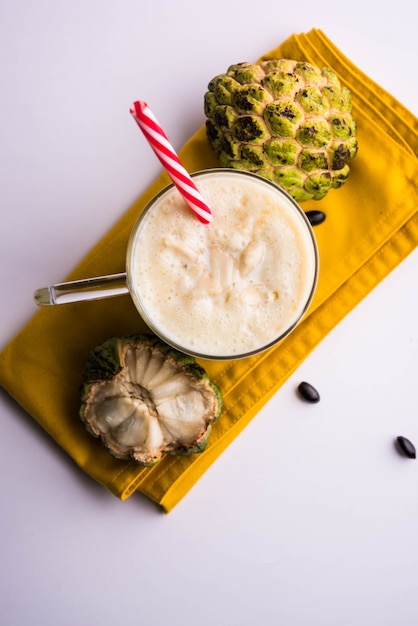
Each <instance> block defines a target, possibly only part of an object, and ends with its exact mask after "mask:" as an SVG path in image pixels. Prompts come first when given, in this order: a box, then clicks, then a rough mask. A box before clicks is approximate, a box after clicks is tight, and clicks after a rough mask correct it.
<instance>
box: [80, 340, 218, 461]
mask: <svg viewBox="0 0 418 626" xmlns="http://www.w3.org/2000/svg"><path fill="white" fill-rule="evenodd" d="M221 410H222V394H221V391H220V389H219V388H218V386H217V385H215V384H214V383H213V382H212V381H210V380H209V378H208V376H207V374H206V372H205V370H204V369H203V368H202V367H201V366H200V365H199V364H198V363H197V362H196V360H195V359H194V358H193V357H191V356H187V355H185V354H183V353H181V352H178V351H177V350H174V349H173V348H171V347H169V346H168V345H167V344H165V343H164V342H162V341H161V340H159V339H158V338H156V337H154V336H152V335H133V336H129V337H114V338H111V339H108V340H107V341H105V342H104V343H102V344H101V345H99V346H97V347H96V348H94V349H93V350H92V351H91V352H90V355H89V357H88V360H87V363H86V366H85V369H84V372H83V384H82V386H81V407H80V418H81V420H82V422H83V423H84V425H85V427H86V428H87V430H88V431H89V432H90V433H91V434H93V435H94V436H95V437H99V438H100V439H101V441H102V443H103V445H104V446H105V448H106V449H107V450H108V451H109V452H110V453H111V454H112V455H113V456H115V457H117V458H120V459H132V460H134V461H137V462H138V463H139V464H142V465H153V464H154V463H156V462H157V461H159V460H160V459H161V458H162V457H163V455H164V454H165V453H171V454H189V453H198V452H202V451H203V450H204V449H205V447H206V444H207V441H208V438H209V435H210V432H211V427H212V424H213V422H214V421H215V420H216V419H217V418H218V417H219V415H220V413H221Z"/></svg>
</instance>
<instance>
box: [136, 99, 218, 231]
mask: <svg viewBox="0 0 418 626" xmlns="http://www.w3.org/2000/svg"><path fill="white" fill-rule="evenodd" d="M130 112H131V113H132V115H133V117H134V119H135V121H136V123H137V124H138V126H139V128H140V129H141V130H142V132H143V133H144V135H145V137H146V139H147V140H148V142H149V144H150V146H151V148H152V149H153V150H154V152H155V154H156V156H157V157H158V159H159V160H160V162H161V164H162V165H163V167H164V168H165V169H166V171H167V174H168V175H169V176H170V178H171V180H172V181H173V183H174V184H175V186H176V187H177V189H178V190H179V192H180V193H181V195H182V196H183V198H184V200H185V202H186V203H187V204H188V206H189V207H190V209H191V210H192V212H193V213H194V215H195V216H196V217H197V219H198V220H199V221H201V222H202V223H203V224H210V222H211V221H212V211H211V209H210V208H209V206H208V205H207V203H206V202H205V200H204V199H203V197H202V196H201V194H200V192H199V190H198V188H197V187H196V185H195V184H194V182H193V180H192V178H191V176H190V174H189V173H188V172H187V171H186V170H185V168H184V166H183V165H182V163H181V161H180V159H179V157H178V156H177V153H176V151H175V150H174V148H173V146H172V145H171V144H170V142H169V140H168V137H167V135H166V134H165V132H164V131H163V129H162V128H161V126H160V125H159V123H158V122H157V120H156V118H155V117H154V115H153V113H152V111H151V110H150V108H149V106H148V104H147V103H146V102H134V103H133V105H132V107H131V109H130Z"/></svg>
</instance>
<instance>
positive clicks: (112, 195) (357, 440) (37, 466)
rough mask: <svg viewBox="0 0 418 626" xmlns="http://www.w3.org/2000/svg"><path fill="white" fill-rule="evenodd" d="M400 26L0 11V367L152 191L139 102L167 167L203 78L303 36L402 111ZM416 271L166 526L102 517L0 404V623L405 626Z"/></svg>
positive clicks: (412, 561) (406, 37)
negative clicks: (163, 145) (340, 56)
mask: <svg viewBox="0 0 418 626" xmlns="http://www.w3.org/2000/svg"><path fill="white" fill-rule="evenodd" d="M414 10H415V3H414V2H413V0H410V1H407V0H397V1H396V2H388V1H387V0H384V1H383V2H381V3H379V4H375V3H372V4H368V3H365V2H364V1H361V2H360V1H357V0H355V1H354V2H350V3H345V4H341V3H336V2H335V0H332V1H331V0H330V1H325V0H323V1H321V0H317V1H315V2H313V0H309V1H308V0H299V1H298V2H297V3H288V2H280V1H278V0H264V2H263V3H257V2H249V1H248V0H244V1H240V2H236V1H234V0H230V1H229V2H225V0H212V1H211V2H210V3H209V2H206V3H199V2H196V1H195V2H192V1H191V0H178V1H177V2H171V1H169V0H156V1H155V2H147V3H145V2H144V3H142V2H138V1H134V0H118V2H111V1H110V0H82V1H80V0H75V1H72V2H69V1H68V2H66V1H64V0H55V1H53V0H38V1H37V2H30V1H29V0H13V1H12V0H3V1H2V2H1V4H0V102H1V108H0V111H1V123H0V211H1V218H2V219H1V228H0V268H1V271H0V289H1V294H2V295H1V300H0V322H1V323H0V348H1V347H3V346H4V345H5V344H6V343H7V342H8V341H9V340H10V339H11V338H12V336H13V335H14V334H15V333H16V332H17V331H18V330H19V329H20V327H21V326H22V324H23V323H24V322H25V321H26V320H28V319H29V318H30V317H31V316H32V314H33V313H34V310H35V307H34V304H33V302H32V293H33V291H34V289H35V288H37V287H39V286H43V285H44V284H48V283H51V282H58V281H60V280H62V278H63V277H64V276H65V275H66V274H67V273H68V272H69V271H70V270H71V269H72V267H73V266H74V265H75V264H76V263H77V262H78V261H79V259H80V258H82V256H84V254H85V253H86V252H87V251H88V250H89V248H90V247H91V246H92V245H93V244H94V243H95V242H96V241H97V239H98V238H99V237H100V236H101V235H102V234H104V233H105V232H106V231H107V229H108V228H109V227H110V226H111V225H113V223H114V222H115V221H116V219H117V218H118V217H119V216H120V215H121V214H122V213H123V212H124V211H125V210H126V209H127V208H128V207H129V205H130V204H131V202H132V201H133V200H135V198H136V197H137V196H138V195H139V194H140V193H141V192H142V191H143V190H144V189H145V188H146V187H147V185H148V184H149V183H150V182H152V181H153V180H154V178H155V176H156V175H157V174H158V173H159V171H160V166H159V164H158V162H157V160H156V159H155V157H154V155H153V154H152V152H151V150H150V149H149V147H148V146H147V145H146V142H145V141H144V140H143V138H142V136H141V134H140V133H139V131H138V129H137V128H136V126H135V125H134V123H133V121H132V119H131V117H130V115H129V113H128V109H129V106H130V104H131V102H132V101H133V100H135V99H144V100H147V101H148V102H149V103H150V105H151V106H152V108H153V110H154V113H155V114H156V115H157V117H158V118H159V120H160V122H161V123H162V124H163V126H164V128H165V130H166V132H167V133H168V134H169V136H170V139H171V141H172V143H173V144H174V146H175V147H176V148H177V149H179V148H180V147H181V146H182V144H183V143H184V141H185V140H186V139H187V138H188V137H189V136H190V135H191V134H192V133H193V132H194V131H195V130H197V128H199V127H200V126H201V124H202V123H203V121H204V118H203V107H202V98H203V94H204V92H205V90H206V86H207V82H208V80H209V79H211V78H212V77H213V76H215V75H216V74H218V73H220V72H223V71H225V70H226V68H227V66H228V65H229V64H231V63H235V62H239V61H244V60H248V61H255V60H256V59H257V58H258V57H259V56H260V55H261V54H263V53H264V52H267V51H268V50H270V49H272V48H273V47H275V46H276V45H278V44H279V43H281V42H282V41H283V40H284V39H286V38H287V37H288V36H290V35H291V34H292V33H293V32H302V31H308V30H309V29H310V28H312V27H319V28H321V29H322V30H324V32H325V33H326V34H327V35H328V36H329V37H330V38H331V39H332V40H333V41H334V42H335V43H336V45H337V46H339V47H340V49H341V50H342V51H343V52H344V53H345V54H346V55H347V56H348V57H349V58H351V60H352V61H353V62H354V63H356V64H357V65H358V66H359V67H361V69H362V70H363V71H365V72H366V73H367V74H368V75H369V76H370V77H371V78H373V79H374V80H376V81H377V82H379V83H380V84H381V85H382V86H383V87H384V88H386V89H387V90H388V91H390V92H391V93H392V94H393V95H394V96H395V97H396V98H397V99H398V100H400V101H401V102H402V103H403V104H405V105H406V106H407V107H408V108H409V109H411V110H412V111H414V112H415V113H416V102H417V97H418V89H417V80H416V71H415V66H416V62H417V51H418V50H417V43H416V42H417V34H416V20H415V19H414ZM388 174H390V172H388ZM417 271H418V256H417V253H416V252H415V253H414V254H413V255H412V256H410V257H409V258H408V259H407V260H406V261H405V262H404V263H403V264H402V265H401V266H400V267H399V268H398V269H396V271H394V272H393V273H392V274H391V275H390V276H389V277H388V278H387V279H386V280H385V281H384V282H383V283H382V284H381V285H380V286H379V287H378V288H377V289H376V290H375V291H374V292H373V293H372V294H371V295H370V296H369V297H368V298H367V299H366V300H365V301H364V302H363V303H362V304H361V305H359V306H358V307H357V308H356V309H355V310H354V311H353V312H352V313H351V314H350V315H349V316H348V317H347V318H346V319H345V320H344V321H343V322H342V323H341V324H340V325H339V326H338V327H337V328H336V329H335V330H334V331H333V332H332V333H331V334H330V335H329V336H328V337H327V338H326V339H325V340H324V341H323V343H322V344H321V345H320V346H319V347H318V348H317V349H316V350H315V352H314V353H313V354H312V355H311V356H310V357H309V358H308V359H307V360H306V361H305V362H304V363H303V364H302V366H301V367H300V368H299V370H298V371H297V372H296V373H295V374H294V376H292V378H291V379H290V380H289V381H288V382H287V384H285V385H284V387H282V388H281V390H280V391H279V392H278V393H277V394H276V396H275V397H274V398H273V399H272V400H271V401H270V402H269V404H268V405H267V406H266V407H265V408H264V409H263V410H262V411H261V412H260V413H259V414H258V415H257V417H256V418H255V419H254V420H253V422H252V423H251V424H250V425H249V427H248V428H247V429H246V430H245V431H244V432H243V433H242V434H241V435H240V436H239V438H238V439H237V440H236V441H235V442H234V443H233V444H232V445H231V446H230V448H229V449H228V450H227V451H226V452H225V453H224V454H223V455H222V457H221V458H220V459H219V460H218V461H217V462H216V463H215V464H214V465H213V466H212V467H211V468H210V470H209V471H208V472H207V473H206V474H205V475H204V476H203V477H202V478H201V480H200V481H199V482H198V483H197V485H196V486H195V487H194V488H193V489H192V491H191V492H190V493H189V494H188V495H187V496H186V497H185V498H184V499H183V500H182V501H181V502H180V504H179V505H178V506H177V507H176V508H175V509H174V510H173V511H172V512H171V513H170V514H169V515H168V516H167V515H163V514H161V513H159V512H158V511H157V509H156V508H155V507H154V505H152V504H151V503H150V502H148V501H147V500H146V499H145V498H143V497H142V496H140V495H134V496H133V497H132V498H130V499H129V500H128V501H126V502H123V503H122V502H120V501H119V500H117V499H116V498H115V497H114V496H113V495H111V494H110V493H108V492H107V491H106V490H105V489H104V488H103V487H101V486H99V485H98V484H96V483H95V482H93V481H92V480H91V479H90V478H88V477H87V476H85V475H84V474H83V473H82V472H81V471H80V470H79V469H78V467H76V466H75V465H74V463H73V462H72V461H71V460H70V459H69V458H68V457H67V456H66V455H65V454H64V453H63V452H62V451H61V450H60V449H59V448H58V447H57V446H56V444H55V443H54V442H53V441H52V440H51V439H50V438H49V437H48V436H47V435H46V434H45V433H44V432H43V430H42V429H41V428H40V427H39V426H38V425H37V424H36V423H35V422H34V421H33V420H32V419H31V418H29V417H28V416H26V415H25V414H24V412H23V411H22V410H21V409H20V408H19V407H17V406H16V405H15V403H14V402H12V401H11V400H10V398H9V397H8V396H7V395H6V394H5V393H3V392H1V393H0V415H1V422H0V428H1V431H0V432H1V435H0V440H1V454H0V496H1V515H0V542H1V543H0V555H1V558H0V574H1V580H0V623H1V624H2V625H4V626H27V625H32V624H42V625H43V626H56V625H57V624H59V625H60V626H73V625H75V624H76V625H77V626H87V625H88V626H92V625H93V626H94V625H96V624H100V625H103V626H107V625H109V626H110V625H113V624H124V625H126V626H131V625H137V624H152V625H153V626H160V625H163V624H184V625H186V626H188V625H189V624H194V623H199V624H200V625H201V626H247V625H253V624H261V623H264V624H283V625H286V626H335V625H336V624H338V626H375V625H376V626H399V625H400V624H402V626H416V624H417V619H418V617H417V614H418V611H417V591H418V578H417V567H418V540H417V535H418V465H417V463H418V461H411V460H408V459H406V458H402V457H401V456H400V455H399V454H397V452H396V451H395V448H394V445H393V441H394V438H395V437H396V436H397V435H399V434H403V435H406V436H408V437H409V438H410V439H412V441H414V442H415V443H417V444H418V409H417V385H416V377H417V361H418V330H417V328H418V326H417V322H416V320H417V318H418V293H417ZM74 323H77V320H74ZM303 379H305V380H309V381H310V382H312V383H313V384H315V386H316V387H317V388H318V389H319V390H320V392H321V402H320V403H319V404H317V405H308V404H305V403H303V402H301V401H300V400H299V399H298V398H297V397H296V394H295V389H296V386H297V384H298V383H299V382H300V381H301V380H303ZM22 384H24V381H22Z"/></svg>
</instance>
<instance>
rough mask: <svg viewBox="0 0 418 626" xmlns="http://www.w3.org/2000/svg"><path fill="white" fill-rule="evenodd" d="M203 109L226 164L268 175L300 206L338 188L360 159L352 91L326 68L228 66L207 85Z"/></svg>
mask: <svg viewBox="0 0 418 626" xmlns="http://www.w3.org/2000/svg"><path fill="white" fill-rule="evenodd" d="M204 111H205V115H206V134H207V139H208V142H209V144H210V146H211V148H212V149H213V151H214V152H215V154H216V156H217V158H218V161H219V164H220V165H221V166H222V167H232V168H234V169H243V170H248V171H251V172H254V173H256V174H259V175H261V176H264V177H265V178H267V179H269V180H272V181H274V182H276V183H277V184H279V185H280V186H281V187H283V188H284V189H285V190H286V191H288V193H289V194H290V195H291V196H293V198H294V199H295V200H297V201H299V202H301V201H304V200H309V199H314V200H320V199H321V198H323V197H324V196H325V195H326V194H327V193H328V191H329V190H330V189H338V188H339V187H341V185H342V184H344V182H345V181H346V180H347V178H348V175H349V172H350V167H349V165H350V161H351V159H353V158H354V157H355V156H356V154H357V150H358V142H357V137H356V133H357V127H356V123H355V120H354V118H353V116H352V114H351V111H352V104H351V93H350V91H349V89H348V88H347V87H345V86H343V85H341V83H340V81H339V79H338V77H337V75H336V74H335V72H334V71H333V70H332V69H330V68H329V67H323V68H321V69H319V68H318V67H316V66H315V65H312V64H311V63H306V62H300V61H294V60H291V59H269V60H266V61H263V62H261V63H258V64H251V63H238V64H234V65H231V66H230V67H229V68H228V70H227V72H226V73H224V74H220V75H218V76H215V77H214V78H213V79H212V80H211V81H210V82H209V85H208V91H207V92H206V94H205V98H204Z"/></svg>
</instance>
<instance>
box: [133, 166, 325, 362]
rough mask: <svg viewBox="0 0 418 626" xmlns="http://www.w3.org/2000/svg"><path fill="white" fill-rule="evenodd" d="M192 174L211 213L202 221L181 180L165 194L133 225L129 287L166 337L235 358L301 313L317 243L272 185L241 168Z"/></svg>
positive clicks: (311, 278)
mask: <svg viewBox="0 0 418 626" xmlns="http://www.w3.org/2000/svg"><path fill="white" fill-rule="evenodd" d="M195 182H196V184H197V186H198V188H199V190H200V191H201V193H202V195H203V197H204V198H205V200H206V201H207V203H208V204H209V206H210V207H211V208H212V211H213V220H212V223H211V224H210V225H204V224H201V223H200V222H199V221H198V220H197V219H196V218H195V217H194V216H193V214H192V213H191V211H190V209H189V208H188V207H187V205H186V204H185V202H184V200H183V198H182V197H181V195H180V194H179V192H178V191H177V190H176V189H175V188H171V190H170V191H169V192H168V193H165V194H164V195H163V196H161V197H160V198H159V199H158V200H157V202H156V204H155V205H154V206H153V208H152V210H149V211H148V212H147V213H146V215H145V217H144V218H143V220H142V222H141V225H140V228H139V229H138V231H137V234H136V238H135V241H134V244H133V247H132V264H131V282H132V283H133V284H132V285H131V289H132V287H133V288H134V290H135V295H134V299H137V300H138V301H139V303H140V307H141V308H142V309H143V312H144V313H145V319H147V318H148V321H149V320H151V321H152V327H153V328H154V330H156V331H157V333H158V334H160V336H161V335H162V336H163V337H165V338H166V340H167V341H168V342H169V343H172V344H175V345H177V346H181V347H182V348H183V349H184V351H186V352H187V351H190V352H192V353H193V354H199V355H207V356H208V357H214V358H216V357H226V356H227V357H231V358H234V356H241V355H243V354H245V353H251V352H253V351H256V350H259V349H260V348H263V347H265V346H268V345H270V344H271V343H272V342H274V341H275V340H276V339H277V337H279V336H281V335H282V334H283V333H284V332H286V330H287V329H288V328H289V327H292V326H293V325H295V324H296V322H297V321H298V320H299V318H300V317H301V315H302V314H303V312H304V310H305V308H306V305H307V302H308V301H309V300H310V297H311V295H312V291H313V285H314V284H315V275H316V252H315V247H314V243H313V238H312V234H311V231H310V230H309V227H308V226H307V225H306V220H304V218H303V216H302V215H301V212H300V211H298V210H297V208H296V207H295V205H294V204H293V203H292V202H291V201H290V200H289V199H288V198H287V197H285V196H283V195H282V194H281V193H280V192H279V191H278V190H277V188H275V187H274V186H273V185H271V184H266V183H265V182H264V181H260V180H259V179H258V178H256V177H252V176H237V175H236V172H232V173H228V172H221V173H218V174H217V175H216V176H215V175H214V174H213V173H212V174H211V175H209V174H205V175H204V176H200V177H198V178H196V179H195Z"/></svg>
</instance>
